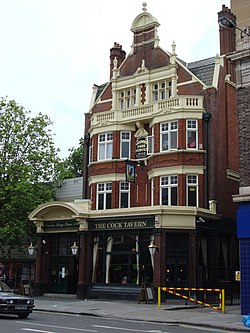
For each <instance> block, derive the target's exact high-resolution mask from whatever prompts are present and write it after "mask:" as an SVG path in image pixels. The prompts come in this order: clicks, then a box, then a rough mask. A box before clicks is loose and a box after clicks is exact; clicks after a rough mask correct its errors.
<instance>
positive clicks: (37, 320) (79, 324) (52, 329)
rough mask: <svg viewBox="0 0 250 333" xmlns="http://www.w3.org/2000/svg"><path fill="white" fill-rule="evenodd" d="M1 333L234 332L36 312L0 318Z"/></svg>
mask: <svg viewBox="0 0 250 333" xmlns="http://www.w3.org/2000/svg"><path fill="white" fill-rule="evenodd" d="M0 332H4V333H25V332H26V333H29V332H30V333H32V332H33V333H83V332H86V333H118V332H120V333H172V332H175V333H199V332H210V333H211V332H214V333H222V332H233V331H221V330H213V329H206V328H202V327H188V326H185V325H177V324H161V323H152V322H146V321H143V322H141V321H133V320H117V319H110V318H99V317H94V316H83V315H80V316H79V315H62V314H55V313H53V314H52V313H45V312H33V313H32V314H31V315H30V317H29V318H28V319H24V320H21V319H19V318H18V317H16V316H9V317H7V316H0Z"/></svg>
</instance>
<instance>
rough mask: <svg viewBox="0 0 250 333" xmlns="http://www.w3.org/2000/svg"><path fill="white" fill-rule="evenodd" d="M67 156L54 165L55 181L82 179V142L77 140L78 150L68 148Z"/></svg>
mask: <svg viewBox="0 0 250 333" xmlns="http://www.w3.org/2000/svg"><path fill="white" fill-rule="evenodd" d="M69 152H70V154H69V156H68V157H67V158H65V159H63V160H61V161H60V162H59V163H58V164H57V165H56V173H57V177H56V178H57V180H59V181H62V180H64V179H67V178H75V177H82V175H83V154H84V140H83V138H81V139H80V140H79V147H78V148H70V149H69Z"/></svg>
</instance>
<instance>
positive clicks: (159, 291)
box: [158, 287, 161, 310]
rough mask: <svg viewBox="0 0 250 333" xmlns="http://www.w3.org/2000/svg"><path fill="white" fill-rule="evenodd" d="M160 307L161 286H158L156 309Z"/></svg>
mask: <svg viewBox="0 0 250 333" xmlns="http://www.w3.org/2000/svg"><path fill="white" fill-rule="evenodd" d="M160 308H161V288H160V287H158V309H159V310H160Z"/></svg>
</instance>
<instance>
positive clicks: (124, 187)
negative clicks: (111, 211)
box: [119, 181, 130, 208]
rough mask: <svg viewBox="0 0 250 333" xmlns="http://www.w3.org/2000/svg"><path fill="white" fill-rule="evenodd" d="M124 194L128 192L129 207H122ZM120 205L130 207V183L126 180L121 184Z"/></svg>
mask: <svg viewBox="0 0 250 333" xmlns="http://www.w3.org/2000/svg"><path fill="white" fill-rule="evenodd" d="M122 194H127V196H128V197H127V199H128V207H122ZM119 207H120V208H130V183H129V182H126V181H121V182H120V184H119Z"/></svg>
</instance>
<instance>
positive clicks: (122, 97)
mask: <svg viewBox="0 0 250 333" xmlns="http://www.w3.org/2000/svg"><path fill="white" fill-rule="evenodd" d="M118 96H119V97H118V99H119V108H120V110H124V109H131V108H133V107H134V106H135V105H136V87H131V88H129V89H124V90H120V91H119V94H118Z"/></svg>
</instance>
